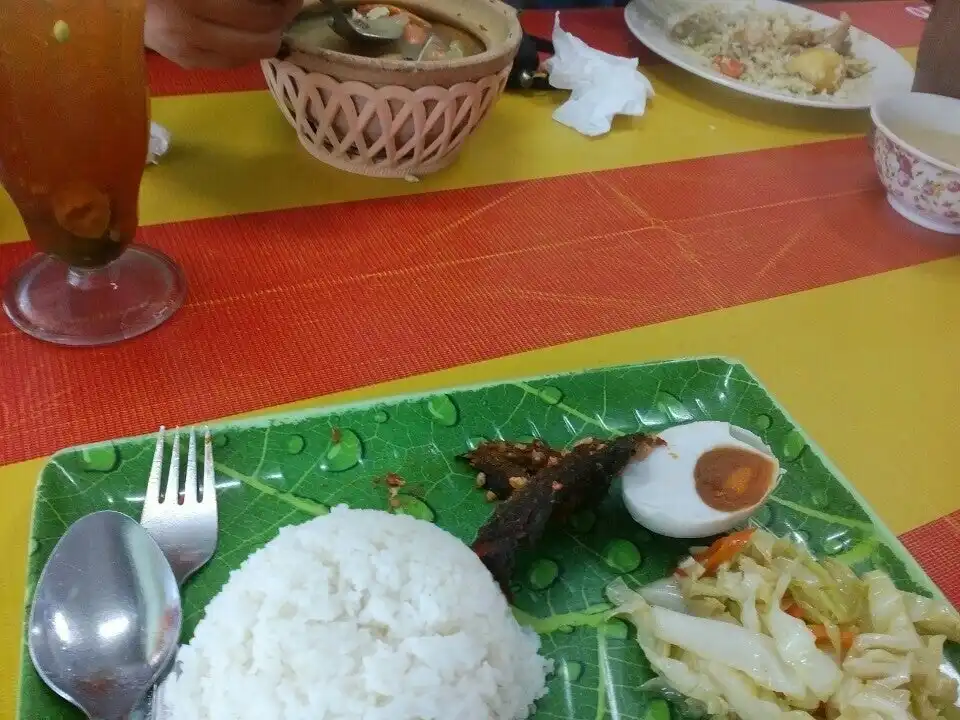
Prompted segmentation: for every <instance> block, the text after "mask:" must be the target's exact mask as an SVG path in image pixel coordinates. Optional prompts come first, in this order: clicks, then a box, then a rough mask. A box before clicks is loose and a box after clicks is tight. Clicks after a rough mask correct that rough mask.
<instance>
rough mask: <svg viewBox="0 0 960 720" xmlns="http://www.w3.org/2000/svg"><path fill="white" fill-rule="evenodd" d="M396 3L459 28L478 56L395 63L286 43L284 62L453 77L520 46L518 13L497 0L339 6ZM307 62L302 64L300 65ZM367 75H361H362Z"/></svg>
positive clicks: (312, 2) (314, 2)
mask: <svg viewBox="0 0 960 720" xmlns="http://www.w3.org/2000/svg"><path fill="white" fill-rule="evenodd" d="M376 4H384V5H388V4H395V5H396V6H397V7H399V8H401V9H403V10H409V11H411V12H412V13H413V14H415V15H420V16H426V18H427V19H435V20H439V21H441V22H445V23H447V24H449V25H453V26H454V27H459V28H461V29H463V30H466V31H467V32H469V33H471V34H472V35H474V36H476V37H477V38H479V40H480V41H481V42H482V43H483V45H484V47H485V48H486V49H485V50H484V51H483V52H481V53H477V54H476V55H470V56H468V57H463V58H454V59H451V60H433V61H430V62H416V61H413V60H399V59H392V58H371V57H364V56H363V55H354V54H352V53H344V52H339V51H337V50H327V49H319V50H316V49H310V50H304V49H302V48H299V47H297V46H296V44H295V43H290V45H289V49H290V50H291V53H290V55H289V56H288V57H287V59H288V60H289V61H290V62H293V63H294V64H298V65H305V66H307V68H308V69H310V68H309V66H310V65H311V64H312V63H310V62H309V58H315V59H316V60H320V61H321V62H323V63H324V65H326V64H327V63H329V64H331V65H339V66H350V67H352V68H356V69H357V70H359V71H361V73H362V74H366V73H369V72H388V73H391V74H393V73H410V74H419V73H429V74H434V73H436V72H442V73H444V74H448V73H453V72H455V71H458V70H468V71H474V72H475V71H476V70H477V69H479V68H480V67H481V66H495V65H500V66H503V65H505V64H506V63H504V60H505V59H507V60H508V61H512V58H513V55H514V53H515V52H516V50H517V48H518V47H519V45H520V40H521V38H522V37H523V30H522V28H521V27H520V20H519V19H518V17H517V11H516V10H515V9H514V8H512V7H511V6H510V5H507V4H506V3H504V2H501V0H403V1H402V2H399V3H393V2H386V1H385V2H383V3H377V2H376V0H367V1H364V0H360V1H359V2H352V1H351V2H344V3H341V5H342V6H343V8H344V10H346V11H347V12H349V11H350V10H351V9H352V8H353V7H354V6H356V5H376ZM318 5H319V0H306V2H305V3H304V6H303V7H304V10H309V9H311V8H314V7H317V6H318ZM304 61H306V62H304ZM364 71H366V73H364Z"/></svg>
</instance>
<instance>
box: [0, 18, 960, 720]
mask: <svg viewBox="0 0 960 720" xmlns="http://www.w3.org/2000/svg"><path fill="white" fill-rule="evenodd" d="M911 7H913V8H914V9H916V6H915V5H913V6H911V4H909V3H904V2H899V1H897V2H880V1H878V2H860V3H852V4H847V5H843V4H835V3H829V4H825V5H818V9H821V10H824V11H825V12H827V13H828V14H832V15H835V16H836V15H839V13H840V12H841V11H842V10H847V11H848V12H849V13H850V15H851V16H852V17H853V21H854V24H855V25H857V26H858V27H860V28H862V29H864V30H867V31H869V32H871V33H873V34H875V35H877V36H879V37H880V38H881V39H883V40H885V41H887V42H888V43H890V44H892V45H894V46H896V47H898V48H901V50H902V52H903V53H904V55H905V56H907V57H908V58H910V59H911V60H912V59H913V58H914V57H915V53H916V45H917V43H918V42H919V38H920V34H921V32H922V30H923V20H922V19H921V17H918V15H922V13H915V12H911V10H910V8H911ZM561 20H562V22H563V23H564V25H565V26H566V27H567V29H569V30H571V31H573V32H574V33H576V34H579V35H580V36H581V37H582V38H584V39H585V40H586V41H587V42H589V43H591V44H593V45H595V46H597V47H600V48H602V49H604V50H607V51H609V52H613V53H617V54H622V55H630V56H634V55H638V56H639V57H640V58H641V62H642V64H643V71H644V72H645V73H646V74H647V75H648V76H649V77H650V78H651V80H652V82H653V84H654V87H655V89H656V92H657V96H656V99H655V101H654V102H653V104H652V107H651V108H650V110H649V112H648V114H647V115H646V116H645V117H643V118H639V119H618V120H617V121H616V122H615V124H614V130H613V132H612V133H611V134H609V135H608V136H605V137H601V138H597V139H586V138H583V137H580V136H579V135H577V134H576V133H574V132H573V131H571V130H568V129H567V128H564V127H562V126H560V125H558V124H557V123H554V122H553V121H552V120H551V117H550V114H551V112H552V110H553V109H554V107H555V106H556V105H557V104H558V103H559V102H560V101H561V100H562V97H563V96H562V95H561V94H556V93H540V94H532V95H523V94H520V95H508V96H506V97H504V98H503V99H502V100H501V101H500V103H499V104H498V105H497V107H496V108H495V110H494V112H493V113H492V115H491V116H490V117H489V119H488V120H487V121H486V122H485V124H484V125H483V126H482V127H481V128H480V130H479V131H478V132H477V134H476V136H475V137H473V138H472V139H470V140H469V141H468V143H467V145H466V148H465V150H464V152H463V155H462V157H461V158H460V159H459V161H458V162H457V163H456V164H455V166H454V167H452V168H451V169H449V170H447V171H445V172H443V173H441V174H439V175H436V176H433V177H427V178H424V179H423V180H422V182H419V183H415V184H414V183H406V182H402V181H393V180H372V179H367V178H361V177H354V176H350V175H346V174H343V173H340V172H338V171H335V170H333V169H330V168H327V167H326V166H324V165H322V164H320V163H318V162H317V161H316V160H314V159H312V158H311V157H309V156H308V155H307V154H306V153H305V152H303V151H302V150H301V149H300V147H299V145H298V143H297V141H296V138H295V136H294V134H293V132H292V130H291V129H290V128H289V126H287V124H286V122H285V120H284V119H283V118H282V116H281V115H280V113H279V112H278V111H277V110H276V108H275V106H274V102H273V100H272V99H271V97H270V96H269V94H268V93H267V92H266V91H265V90H263V87H264V81H263V78H262V75H261V74H260V71H259V68H257V67H252V68H247V69H244V70H238V71H232V72H193V73H187V72H184V71H181V70H179V69H177V68H174V67H173V66H172V65H170V64H169V63H166V62H165V61H163V60H161V59H159V58H151V65H150V73H151V86H152V89H153V92H154V96H155V99H154V101H153V114H154V118H155V119H156V120H157V121H159V122H161V123H163V124H164V125H166V126H167V127H168V128H169V129H170V131H171V132H172V133H173V147H172V150H171V152H170V154H169V155H168V156H167V157H165V158H164V159H163V161H162V164H160V165H159V166H157V167H151V168H149V169H148V171H147V173H146V176H145V179H144V183H143V192H142V202H141V205H142V212H141V219H142V222H143V224H144V228H143V231H142V240H143V242H144V243H146V244H149V245H152V246H154V247H157V248H160V249H161V250H163V251H165V252H167V253H169V254H170V255H171V256H173V257H174V258H175V259H176V260H177V261H178V262H179V263H180V264H181V265H182V266H183V267H184V269H185V271H186V273H187V276H188V278H189V280H190V283H191V285H190V295H189V298H188V300H187V303H186V305H185V307H184V308H183V310H181V311H180V313H179V314H178V315H177V316H176V317H175V318H174V319H173V320H172V321H170V322H169V323H167V324H166V325H164V326H163V327H161V328H160V329H159V330H157V331H155V332H153V333H151V334H149V335H147V336H145V337H142V338H139V339H136V340H133V341H131V342H128V343H126V344H123V345H119V346H116V347H110V348H104V349H95V350H82V351H77V350H69V349H63V348H57V347H52V346H48V345H45V344H42V343H39V342H36V341H33V340H31V339H29V338H27V337H25V336H23V335H21V334H20V333H18V332H17V331H16V330H14V329H13V327H12V326H11V325H10V324H9V323H8V322H7V321H6V319H5V318H4V319H3V320H0V358H2V362H0V464H2V467H0V488H2V492H3V496H4V502H3V504H2V505H0V546H2V547H3V548H4V550H3V557H4V560H3V573H2V574H0V717H11V716H12V715H13V711H14V710H13V709H14V697H13V695H14V693H13V688H14V687H15V677H16V673H17V668H18V662H19V660H18V658H19V651H20V646H21V644H20V640H19V638H20V632H21V630H20V628H21V623H22V609H23V578H24V573H25V558H26V545H27V535H28V525H29V520H30V508H31V503H32V494H33V488H34V483H35V480H36V476H37V473H38V471H39V470H40V468H41V467H42V466H43V463H44V459H43V457H44V456H46V455H49V454H50V453H51V452H53V451H55V450H57V449H58V448H61V447H66V446H69V445H73V444H77V443H83V442H92V441H96V440H102V439H108V438H113V437H119V436H123V435H132V434H139V433H145V432H150V431H152V430H154V429H156V427H157V426H158V425H160V424H166V425H168V426H171V425H177V424H179V425H185V424H190V423H195V422H203V421H209V420H214V419H218V418H223V417H228V416H234V415H238V414H248V413H265V412H272V411H275V410H277V409H280V408H282V409H288V408H291V407H300V408H302V407H314V406H318V405H323V404H326V403H332V402H344V401H348V400H355V399H358V398H367V397H373V396H376V395H384V394H395V393H403V392H412V391H422V390H426V389H430V388H436V387H443V386H453V385H459V384H464V383H476V382H481V381H489V380H495V379H506V378H510V377H517V376H525V375H536V374H543V373H550V372H558V371H564V370H570V369H576V368H583V367H589V366H597V365H601V364H619V363H627V362H640V361H646V360H654V359H661V358H672V357H679V356H690V355H712V354H724V355H729V356H733V357H736V358H739V359H741V360H743V361H744V362H745V363H746V364H747V365H748V366H749V367H750V368H751V369H752V370H753V371H754V372H755V373H756V374H757V375H758V376H759V377H760V378H761V379H762V380H763V382H764V383H765V384H766V385H767V386H768V387H769V388H770V389H771V391H772V392H773V393H774V395H775V396H776V397H777V398H778V399H779V400H780V401H781V402H782V403H783V404H784V405H785V406H786V407H787V408H788V409H789V411H790V412H791V414H792V415H793V416H794V417H795V418H796V419H797V420H798V422H799V423H800V424H801V425H803V427H804V428H805V429H806V430H807V431H808V432H809V433H810V434H811V435H812V436H813V437H814V438H815V439H816V441H817V442H818V443H819V444H820V445H821V447H823V448H824V449H825V451H826V452H827V454H828V455H829V456H830V457H831V458H832V459H833V460H834V461H835V463H836V464H837V465H839V467H840V468H841V469H842V471H843V472H844V473H845V474H846V476H847V477H848V478H850V479H851V480H852V482H853V483H854V484H855V485H856V486H857V487H858V488H859V490H860V491H861V492H862V493H863V494H864V495H865V496H866V497H867V499H868V500H869V501H870V502H871V503H872V504H873V506H874V508H875V509H876V510H877V511H878V513H879V514H880V516H881V517H882V518H883V519H884V520H885V521H886V522H887V523H888V524H889V525H890V527H891V528H892V529H893V530H894V531H895V532H896V533H898V534H900V535H901V538H902V539H903V541H904V542H905V544H906V545H907V547H908V548H909V549H910V550H911V551H912V552H913V553H914V554H915V555H916V556H917V558H918V559H919V560H920V562H921V564H922V565H923V566H924V568H925V569H926V570H927V572H928V573H929V574H930V575H931V577H932V578H933V579H934V580H935V581H936V582H937V583H938V584H939V585H940V586H941V588H943V590H944V591H945V592H946V593H947V595H948V596H949V597H950V598H951V599H952V600H953V602H954V603H960V565H958V564H957V563H956V562H955V559H954V558H955V557H956V555H957V551H958V550H960V483H958V482H957V477H958V475H957V471H956V468H955V467H954V461H953V458H954V455H955V453H954V450H955V446H956V423H955V422H953V421H950V420H948V418H950V417H952V411H953V410H954V409H955V408H957V407H958V406H960V383H958V382H957V380H956V367H957V365H956V358H957V357H960V333H958V332H957V330H956V327H957V325H956V319H957V318H958V317H960V261H958V259H957V257H956V251H957V245H956V244H950V243H949V242H948V241H946V240H945V239H944V238H943V237H940V236H937V235H935V234H933V233H930V232H927V231H924V230H921V229H918V228H916V227H914V226H911V225H909V224H907V223H906V222H905V221H904V220H902V219H901V218H900V217H899V216H897V215H896V214H894V213H893V211H892V210H890V209H889V208H888V206H887V205H886V203H885V201H884V197H883V193H882V191H881V189H880V186H879V183H878V181H877V179H876V176H875V173H874V170H873V165H872V161H871V158H870V153H869V151H868V149H867V146H866V142H865V140H864V133H865V132H866V130H867V128H868V124H869V118H868V117H866V116H865V114H861V113H842V112H825V111H817V110H803V109H798V108H792V107H789V106H785V105H777V104H770V103H764V102H761V101H754V100H752V99H750V98H747V97H746V96H741V95H739V94H735V93H731V92H728V91H724V90H722V89H719V88H716V87H714V86H712V85H711V84H709V83H706V82H703V81H701V80H698V79H696V78H694V77H692V76H690V75H688V74H685V73H683V72H682V71H680V70H678V69H676V68H673V67H670V66H668V65H665V64H663V63H660V62H658V61H657V60H656V59H655V58H653V57H651V56H650V55H649V53H647V52H646V51H645V50H644V49H643V48H642V47H641V46H639V44H638V43H636V42H635V41H634V40H633V39H632V38H631V37H630V35H629V33H628V31H627V30H626V28H625V27H624V24H623V19H622V15H621V13H620V12H618V11H616V10H583V11H580V10H574V11H564V12H563V13H562V16H561ZM524 22H525V24H526V25H527V27H528V29H529V30H531V31H534V32H536V33H538V34H541V35H545V36H546V35H547V34H548V32H549V28H550V26H551V24H552V15H550V14H549V13H527V14H526V15H525V18H524ZM30 253H31V249H30V247H29V245H28V244H27V243H26V242H25V233H24V230H23V226H22V224H21V223H20V220H19V217H18V216H17V213H16V211H15V210H14V208H13V206H12V205H11V204H10V203H9V201H7V199H6V197H5V196H3V197H0V278H3V277H6V275H7V274H8V273H9V271H10V270H11V269H12V268H13V267H14V266H16V265H17V264H18V263H20V262H21V261H23V260H24V259H26V258H27V257H28V256H29V255H30ZM951 325H952V327H953V328H954V329H953V330H950V327H951Z"/></svg>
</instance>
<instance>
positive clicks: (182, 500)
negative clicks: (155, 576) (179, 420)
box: [140, 427, 217, 587]
mask: <svg viewBox="0 0 960 720" xmlns="http://www.w3.org/2000/svg"><path fill="white" fill-rule="evenodd" d="M164 432H165V430H164V428H163V427H161V428H160V431H159V432H158V433H157V448H156V450H155V451H154V453H153V466H152V467H151V468H150V478H149V480H148V481H147V494H146V497H145V498H144V500H143V512H142V513H141V515H140V524H141V525H143V527H144V529H146V531H147V532H148V533H150V534H151V535H152V536H153V539H154V540H156V541H157V544H158V545H159V546H160V548H161V549H162V550H163V553H164V555H166V556H167V560H168V561H169V563H170V566H171V567H172V568H173V574H174V576H176V578H177V582H178V583H179V584H180V586H181V587H183V584H184V583H185V582H186V580H187V578H189V577H190V576H191V575H193V574H194V573H195V572H196V571H197V570H199V569H200V568H201V567H203V566H204V565H205V564H206V563H207V561H208V560H210V558H211V557H213V551H214V550H215V549H216V547H217V490H216V487H215V486H214V471H213V444H212V442H211V440H210V431H209V430H207V431H206V432H205V433H204V438H203V484H202V485H200V486H199V489H200V490H201V492H200V494H199V495H198V493H197V490H198V485H197V437H196V434H195V433H194V431H193V430H191V431H190V440H189V445H188V447H187V470H186V479H185V482H184V487H183V495H182V496H181V495H180V492H179V487H180V433H179V432H177V434H176V435H174V437H173V451H172V452H171V454H170V465H169V469H168V470H167V482H166V484H165V486H164V487H163V488H161V482H160V481H161V477H162V475H163V438H164ZM174 432H176V431H174Z"/></svg>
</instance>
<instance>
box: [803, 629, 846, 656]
mask: <svg viewBox="0 0 960 720" xmlns="http://www.w3.org/2000/svg"><path fill="white" fill-rule="evenodd" d="M807 627H809V628H810V632H812V633H813V637H815V638H816V640H817V642H818V643H828V642H831V640H830V635H829V634H827V626H826V625H808V626H807ZM856 639H857V634H856V633H855V632H853V631H852V630H841V631H840V648H841V649H842V650H843V651H844V652H847V650H849V649H850V648H851V647H853V641H854V640H856Z"/></svg>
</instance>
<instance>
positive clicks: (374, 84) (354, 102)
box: [262, 0, 521, 177]
mask: <svg viewBox="0 0 960 720" xmlns="http://www.w3.org/2000/svg"><path fill="white" fill-rule="evenodd" d="M404 5H405V7H408V8H409V9H411V10H412V11H414V12H416V13H418V14H423V15H426V16H428V17H432V18H436V19H438V20H443V21H446V22H449V23H454V24H457V25H459V26H461V27H463V28H464V29H466V30H468V31H470V32H472V33H473V34H474V35H476V36H477V37H479V38H480V39H481V40H482V41H483V43H484V45H485V47H486V48H487V49H486V50H485V51H484V52H483V53H480V54H478V55H474V56H471V57H467V58H459V59H456V60H451V61H440V62H429V63H426V62H424V63H412V62H407V61H403V60H383V59H375V58H367V57H360V56H356V55H348V54H345V53H341V52H335V51H332V50H330V51H328V50H323V51H320V52H317V53H304V52H301V51H296V50H295V51H293V52H291V53H290V55H289V56H287V57H286V58H284V59H283V60H279V59H269V60H264V61H263V63H262V66H263V72H264V75H265V76H266V78H267V84H268V86H269V88H270V91H271V93H273V96H274V98H275V99H276V101H277V104H278V106H279V107H280V110H281V111H282V112H283V114H284V116H285V117H286V118H287V120H288V121H289V123H290V124H291V125H292V126H293V128H294V129H295V130H296V132H297V135H298V137H299V139H300V142H301V143H302V144H303V146H304V147H305V148H306V149H307V151H308V152H310V154H311V155H313V156H314V157H316V158H317V159H318V160H322V161H323V162H325V163H327V164H328V165H332V166H334V167H337V168H340V169H341V170H347V171H349V172H354V173H359V174H363V175H374V176H379V177H409V176H420V175H424V174H427V173H431V172H435V171H437V170H440V169H443V168H445V167H447V166H448V165H450V164H451V163H452V162H453V161H454V160H455V159H456V157H457V154H458V153H459V151H460V149H461V148H462V146H463V143H464V141H465V140H466V139H467V137H468V136H469V135H470V133H472V132H473V131H474V130H475V129H476V128H477V126H478V125H479V124H480V122H481V121H482V120H483V119H484V117H486V116H487V114H488V113H489V112H490V109H491V108H492V107H493V106H494V104H495V103H496V101H497V99H498V98H499V97H500V95H501V93H502V92H503V88H504V86H505V85H506V82H507V75H508V74H509V72H510V66H511V64H512V62H513V58H514V56H515V55H516V51H517V47H518V46H519V43H520V38H521V30H520V23H519V21H518V20H517V16H516V11H515V10H513V8H511V7H510V6H508V5H506V4H504V3H502V2H499V0H414V1H413V2H408V3H404Z"/></svg>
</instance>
